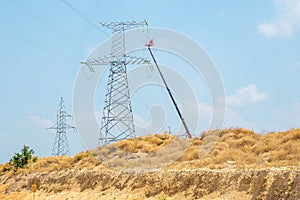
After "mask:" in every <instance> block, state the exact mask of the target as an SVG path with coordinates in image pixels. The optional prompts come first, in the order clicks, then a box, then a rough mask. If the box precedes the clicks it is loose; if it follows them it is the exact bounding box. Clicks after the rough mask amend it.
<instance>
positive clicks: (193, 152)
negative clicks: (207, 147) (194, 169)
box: [178, 146, 200, 161]
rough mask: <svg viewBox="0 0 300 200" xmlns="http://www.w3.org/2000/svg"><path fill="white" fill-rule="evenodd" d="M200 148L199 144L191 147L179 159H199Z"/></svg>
mask: <svg viewBox="0 0 300 200" xmlns="http://www.w3.org/2000/svg"><path fill="white" fill-rule="evenodd" d="M199 153H200V148H199V147H197V146H191V147H189V148H188V149H187V150H186V151H185V152H184V153H183V154H182V155H181V156H180V158H179V159H178V161H190V160H196V159H199Z"/></svg>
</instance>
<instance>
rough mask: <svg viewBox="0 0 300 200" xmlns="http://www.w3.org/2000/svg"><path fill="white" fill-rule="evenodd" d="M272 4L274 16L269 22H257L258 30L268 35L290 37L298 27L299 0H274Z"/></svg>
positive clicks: (299, 14) (299, 22) (299, 23)
mask: <svg viewBox="0 0 300 200" xmlns="http://www.w3.org/2000/svg"><path fill="white" fill-rule="evenodd" d="M274 4H275V7H276V14H275V16H274V17H273V19H272V20H270V22H263V23H259V24H258V25H257V28H258V30H259V32H261V33H262V34H264V35H266V36H268V37H274V36H283V37H292V36H293V34H294V33H295V31H296V30H297V29H298V28H299V27H300V0H274Z"/></svg>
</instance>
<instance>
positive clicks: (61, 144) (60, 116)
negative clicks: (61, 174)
mask: <svg viewBox="0 0 300 200" xmlns="http://www.w3.org/2000/svg"><path fill="white" fill-rule="evenodd" d="M67 117H71V115H69V114H67V112H66V111H65V105H64V99H63V97H61V98H60V103H59V109H58V111H57V122H56V124H55V125H54V126H52V127H50V128H48V129H55V130H56V135H55V139H54V145H53V149H52V155H53V156H64V155H67V154H68V153H69V145H68V138H67V129H75V127H73V126H70V125H68V124H67V123H66V121H67Z"/></svg>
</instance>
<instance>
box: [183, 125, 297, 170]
mask: <svg viewBox="0 0 300 200" xmlns="http://www.w3.org/2000/svg"><path fill="white" fill-rule="evenodd" d="M217 135H218V134H216V132H214V131H209V132H204V134H202V137H201V139H194V141H193V143H192V145H191V146H190V147H189V148H188V149H187V150H186V151H185V152H184V153H183V154H182V156H181V157H180V158H179V159H178V161H192V160H197V159H198V158H200V159H198V161H197V162H194V163H195V166H194V167H205V166H210V167H211V166H213V167H216V166H217V167H227V166H228V164H230V165H234V166H239V167H241V166H247V165H255V166H268V167H271V166H276V167H280V166H295V165H299V164H300V154H299V152H300V129H292V130H288V131H285V132H273V133H268V134H263V135H262V134H255V133H254V132H253V131H251V130H248V129H243V128H237V129H227V130H222V131H221V132H220V134H219V138H218V139H216V138H215V137H217ZM213 142H214V143H213ZM212 143H213V144H212ZM203 144H204V145H206V144H212V145H214V146H213V148H212V149H211V150H210V152H209V153H208V154H207V155H206V156H204V157H203V158H202V157H199V156H198V155H199V152H200V154H201V145H203ZM177 164H178V163H177Z"/></svg>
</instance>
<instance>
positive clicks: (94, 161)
mask: <svg viewBox="0 0 300 200" xmlns="http://www.w3.org/2000/svg"><path fill="white" fill-rule="evenodd" d="M206 147H209V149H206ZM207 150H209V151H207ZM205 151H207V153H205V154H203V152H205ZM299 152H300V129H291V130H288V131H284V132H272V133H267V134H256V133H254V132H253V131H251V130H248V129H244V128H236V129H226V130H215V131H208V132H204V133H203V134H202V136H201V137H196V138H193V139H192V140H190V139H185V138H178V137H175V136H174V135H170V134H168V133H163V134H154V135H147V136H143V137H139V138H131V139H126V140H122V141H119V142H117V143H114V144H110V145H107V146H105V147H101V148H98V149H95V150H90V151H86V152H81V153H79V154H77V155H75V156H74V157H69V156H63V157H48V158H40V159H38V160H37V161H36V162H35V163H33V162H32V163H29V165H28V166H27V167H25V168H24V169H19V171H18V172H17V173H25V172H51V171H58V170H65V169H83V168H86V169H93V168H99V169H107V168H109V167H115V166H120V167H122V168H126V167H130V168H131V167H132V166H130V162H131V161H132V162H133V161H134V162H135V165H134V166H137V167H138V165H137V164H136V161H137V160H138V159H142V161H143V162H144V161H145V160H143V159H147V160H149V159H150V160H151V159H155V160H156V161H157V160H158V161H159V162H160V163H163V162H164V161H165V160H167V161H166V163H165V165H164V166H165V167H167V168H174V169H175V168H176V169H181V168H190V169H196V168H201V167H209V168H211V169H215V168H226V167H228V166H235V167H246V166H251V167H282V166H297V165H299V164H300V154H299ZM169 161H172V162H169ZM174 161H175V162H174ZM144 164H145V163H144ZM5 167H7V164H2V165H0V171H1V173H2V174H3V173H8V172H4V171H5V170H4V169H5ZM142 167H143V166H142ZM152 167H155V165H153V163H152ZM158 167H159V166H158Z"/></svg>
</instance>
